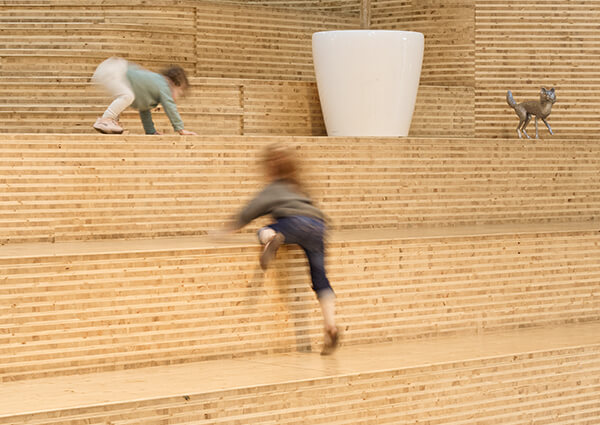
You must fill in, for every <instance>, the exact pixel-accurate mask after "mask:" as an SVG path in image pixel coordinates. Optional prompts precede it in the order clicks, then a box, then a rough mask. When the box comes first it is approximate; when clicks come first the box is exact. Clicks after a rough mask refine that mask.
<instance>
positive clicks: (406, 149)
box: [0, 134, 600, 242]
mask: <svg viewBox="0 0 600 425" xmlns="http://www.w3.org/2000/svg"><path fill="white" fill-rule="evenodd" d="M2 140H3V143H2V147H0V152H1V159H0V186H1V187H2V195H0V206H1V208H0V239H1V240H2V241H4V242H34V241H60V240H62V241H66V240H75V239H94V238H96V239H105V238H115V237H117V238H123V237H154V236H177V235H188V236H189V235H199V234H205V233H206V232H207V231H208V230H210V229H214V228H215V227H217V226H219V225H221V224H222V223H223V222H224V221H226V220H228V219H229V217H231V216H232V215H233V214H234V213H235V212H236V211H237V210H238V209H239V208H241V207H242V205H243V203H244V202H245V201H246V200H247V199H249V198H250V197H251V196H252V195H253V194H254V193H255V192H256V191H258V190H259V189H260V187H261V185H262V184H263V177H262V172H261V170H260V167H259V166H258V162H257V159H258V157H259V154H260V150H261V149H262V148H263V147H264V146H265V145H266V144H269V143H273V142H283V143H291V144H292V145H294V146H297V151H298V153H299V155H300V157H301V159H302V160H303V163H304V168H305V169H304V172H305V177H306V181H308V182H310V186H309V190H310V191H311V193H312V195H313V197H314V198H315V200H316V201H317V202H318V204H319V205H320V206H321V207H322V209H323V210H324V211H325V212H326V213H327V214H328V215H329V217H330V219H331V226H332V228H333V229H336V230H352V229H371V228H390V229H398V228H407V227H411V226H425V225H428V226H431V225H433V226H452V225H474V224H493V223H495V224H500V223H519V222H530V223H535V222H556V221H585V220H590V221H592V220H595V219H596V218H597V217H598V214H599V213H600V192H599V190H598V188H599V187H600V186H599V179H600V173H598V170H599V169H600V162H599V161H600V160H599V159H598V158H599V157H600V152H599V149H600V148H599V147H598V144H597V143H595V142H592V141H588V142H585V141H567V140H561V139H557V140H555V141H553V142H549V141H544V142H538V143H536V142H523V141H516V140H501V141H499V140H490V139H487V140H486V139H482V140H479V139H417V138H402V139H395V138H380V139H376V138H352V139H347V138H315V137H296V138H293V139H290V138H289V137H248V136H239V137H238V136H212V137H180V136H169V137H167V136H152V137H150V136H108V135H97V136H92V135H89V136H87V135H86V136H84V135H17V134H12V135H10V134H7V135H3V136H2ZM253 229H255V227H252V226H250V227H249V228H248V231H253Z"/></svg>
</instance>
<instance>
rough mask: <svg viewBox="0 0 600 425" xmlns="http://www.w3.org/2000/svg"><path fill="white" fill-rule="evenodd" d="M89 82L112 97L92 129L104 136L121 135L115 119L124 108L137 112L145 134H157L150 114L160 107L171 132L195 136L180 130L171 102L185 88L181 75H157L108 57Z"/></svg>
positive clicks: (176, 72)
mask: <svg viewBox="0 0 600 425" xmlns="http://www.w3.org/2000/svg"><path fill="white" fill-rule="evenodd" d="M92 81H93V82H94V83H96V84H99V85H101V86H103V87H104V89H105V90H106V91H107V92H108V93H109V94H110V95H111V96H112V97H113V99H114V100H113V101H112V103H111V104H110V105H109V107H108V108H107V109H106V111H105V112H104V115H102V117H100V118H98V119H97V120H96V122H95V123H94V125H93V128H94V129H95V130H97V131H99V132H101V133H105V134H121V133H123V128H122V127H121V125H120V124H119V121H118V119H119V115H120V114H121V112H123V111H124V110H125V109H126V108H127V107H128V106H132V107H133V108H135V109H137V110H139V111H140V118H141V120H142V124H143V125H144V131H145V132H146V134H160V133H159V132H158V131H156V128H154V122H153V121H152V113H151V110H152V109H153V108H155V107H156V106H158V104H159V103H160V104H161V105H162V106H163V108H164V110H165V113H166V114H167V116H168V117H169V120H170V121H171V124H172V125H173V128H174V129H175V131H176V132H177V133H179V134H181V135H195V134H196V133H194V132H192V131H187V130H185V129H184V126H183V121H182V120H181V117H180V116H179V112H177V105H176V104H175V101H176V100H177V99H178V98H179V97H181V96H183V94H184V93H185V91H186V90H187V89H188V88H189V83H188V80H187V76H186V75H185V71H184V70H183V69H182V68H181V67H179V66H172V67H170V68H167V69H165V70H163V71H162V72H161V73H160V74H157V73H155V72H151V71H148V70H146V69H143V68H140V67H139V66H137V65H135V64H133V63H130V62H128V61H126V60H125V59H122V58H116V57H112V58H109V59H107V60H105V61H104V62H102V63H101V64H100V65H99V66H98V68H97V69H96V72H94V76H93V77H92Z"/></svg>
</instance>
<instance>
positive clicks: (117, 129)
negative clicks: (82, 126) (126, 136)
mask: <svg viewBox="0 0 600 425" xmlns="http://www.w3.org/2000/svg"><path fill="white" fill-rule="evenodd" d="M92 127H94V130H96V131H99V132H100V133H104V134H121V133H123V127H121V126H120V125H119V123H117V122H116V121H115V120H113V119H111V118H102V117H100V118H98V119H97V120H96V122H95V123H94V125H93V126H92Z"/></svg>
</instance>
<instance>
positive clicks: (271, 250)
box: [260, 233, 285, 270]
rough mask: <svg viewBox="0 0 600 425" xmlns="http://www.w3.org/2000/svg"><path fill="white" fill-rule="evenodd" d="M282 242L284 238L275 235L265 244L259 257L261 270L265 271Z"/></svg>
mask: <svg viewBox="0 0 600 425" xmlns="http://www.w3.org/2000/svg"><path fill="white" fill-rule="evenodd" d="M284 240H285V236H283V235H282V234H281V233H276V234H275V236H273V237H272V238H271V240H270V241H269V242H267V243H266V244H265V247H264V248H263V252H262V254H261V255H260V267H261V268H262V269H263V270H267V267H269V263H270V262H271V260H272V259H273V258H275V253H276V252H277V249H278V248H279V247H280V246H281V244H282V243H283V241H284Z"/></svg>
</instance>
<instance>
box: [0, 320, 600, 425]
mask: <svg viewBox="0 0 600 425" xmlns="http://www.w3.org/2000/svg"><path fill="white" fill-rule="evenodd" d="M599 335H600V327H599V325H598V324H586V325H570V326H557V327H554V328H552V329H535V330H520V331H518V332H504V333H501V334H493V335H476V336H461V337H446V338H433V339H430V340H428V341H418V342H402V343H397V344H374V345H369V346H360V347H342V349H341V350H339V351H338V352H337V353H336V354H335V355H334V356H332V357H322V356H319V355H318V354H316V353H315V354H306V353H296V354H287V355H274V356H269V357H255V358H251V359H234V360H219V361H209V362H203V363H194V364H188V365H171V366H165V367H153V368H146V369H142V370H126V371H120V372H109V373H102V374H95V375H90V376H74V377H58V378H52V379H37V380H32V381H24V382H15V383H3V384H2V386H0V397H2V401H3V402H2V403H1V404H0V423H2V424H8V423H10V424H24V423H28V424H33V423H36V424H38V423H45V424H58V423H63V424H64V423H67V421H68V423H70V424H84V423H85V424H91V423H94V424H95V423H111V424H134V423H135V424H141V423H144V424H155V423H156V424H158V423H164V421H168V423H170V424H175V423H186V424H208V423H238V422H240V423H245V424H250V423H252V424H254V423H261V424H264V423H285V424H300V423H306V422H307V421H308V422H309V423H329V424H332V423H334V424H356V423H361V424H382V423H394V424H408V423H414V421H416V420H417V418H419V419H418V420H419V421H420V422H422V421H428V423H429V422H434V421H435V422H439V423H444V424H463V423H473V421H475V420H477V421H478V422H480V423H490V424H491V423H503V424H517V423H523V420H526V421H531V422H534V423H537V422H541V421H545V422H547V423H554V424H558V423H560V424H563V423H565V424H566V423H569V424H575V423H579V424H583V423H590V424H591V423H594V419H593V418H594V417H597V416H595V415H598V413H599V412H598V410H599V406H598V403H597V397H598V395H600V394H599V389H598V376H599V375H598V374H599V373H600V363H599V360H598V359H599V357H598V354H600V340H599ZM23 394H27V397H23Z"/></svg>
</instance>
